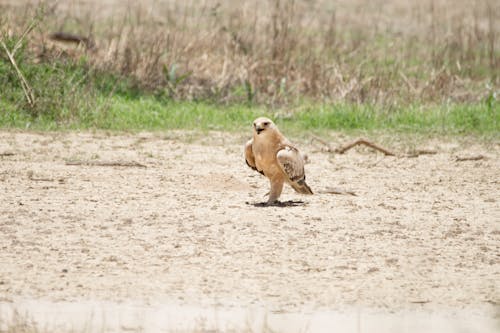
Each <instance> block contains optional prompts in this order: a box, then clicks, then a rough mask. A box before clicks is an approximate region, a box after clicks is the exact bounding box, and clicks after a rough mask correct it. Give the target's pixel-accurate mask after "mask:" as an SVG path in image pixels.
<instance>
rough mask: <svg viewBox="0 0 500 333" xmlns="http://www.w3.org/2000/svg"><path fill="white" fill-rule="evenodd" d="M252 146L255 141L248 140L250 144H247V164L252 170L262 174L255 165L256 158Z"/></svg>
mask: <svg viewBox="0 0 500 333" xmlns="http://www.w3.org/2000/svg"><path fill="white" fill-rule="evenodd" d="M252 144H253V139H251V140H248V142H247V143H246V144H245V162H247V165H248V166H249V167H250V168H252V169H254V170H255V171H258V172H260V173H262V171H259V170H257V166H256V164H255V157H254V156H253V150H252Z"/></svg>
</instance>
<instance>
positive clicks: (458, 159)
mask: <svg viewBox="0 0 500 333" xmlns="http://www.w3.org/2000/svg"><path fill="white" fill-rule="evenodd" d="M484 159H486V156H484V155H473V156H464V157H459V156H457V157H455V162H463V161H479V160H484Z"/></svg>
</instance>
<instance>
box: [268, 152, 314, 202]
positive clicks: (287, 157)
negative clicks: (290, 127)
mask: <svg viewBox="0 0 500 333" xmlns="http://www.w3.org/2000/svg"><path fill="white" fill-rule="evenodd" d="M276 157H277V159H278V164H279V166H280V168H281V169H282V170H283V172H284V173H285V174H286V175H287V177H288V179H289V180H290V185H291V186H292V187H293V188H294V189H295V190H296V191H297V192H299V193H304V194H312V191H311V189H310V188H309V186H308V185H307V184H306V175H305V172H304V164H305V161H304V158H303V157H302V154H301V153H300V152H299V151H298V149H297V148H295V147H293V146H289V145H287V146H285V147H284V148H283V149H281V150H279V151H278V153H277V154H276Z"/></svg>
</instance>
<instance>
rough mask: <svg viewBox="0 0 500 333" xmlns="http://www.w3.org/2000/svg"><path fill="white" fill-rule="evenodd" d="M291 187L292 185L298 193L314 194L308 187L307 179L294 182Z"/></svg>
mask: <svg viewBox="0 0 500 333" xmlns="http://www.w3.org/2000/svg"><path fill="white" fill-rule="evenodd" d="M291 185H292V187H293V189H294V190H295V191H296V192H298V193H301V194H313V191H312V190H311V188H310V187H309V185H307V183H306V180H305V179H301V180H299V181H296V182H293V183H291Z"/></svg>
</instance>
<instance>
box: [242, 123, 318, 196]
mask: <svg viewBox="0 0 500 333" xmlns="http://www.w3.org/2000/svg"><path fill="white" fill-rule="evenodd" d="M245 160H246V162H247V165H248V166H249V167H250V168H252V169H254V170H256V171H258V172H260V173H261V174H263V175H264V176H266V177H267V178H269V181H270V183H271V191H270V192H269V200H268V201H267V203H266V204H268V205H272V204H277V203H279V202H278V198H279V197H280V195H281V191H282V190H283V185H284V183H285V182H286V183H288V184H289V185H290V186H291V187H292V188H293V189H294V190H295V191H296V192H298V193H302V194H313V192H312V190H311V188H310V187H309V186H308V185H307V184H306V175H305V173H304V164H305V156H304V155H303V154H301V153H300V152H299V150H298V149H297V148H296V147H295V146H294V145H292V144H291V143H290V141H288V139H287V138H285V137H284V136H283V134H281V132H280V131H279V130H278V127H277V126H276V125H275V124H274V123H273V122H272V121H271V120H270V119H268V118H265V117H260V118H257V119H256V120H255V121H254V122H253V138H252V139H250V140H249V141H248V142H247V143H246V145H245Z"/></svg>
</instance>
